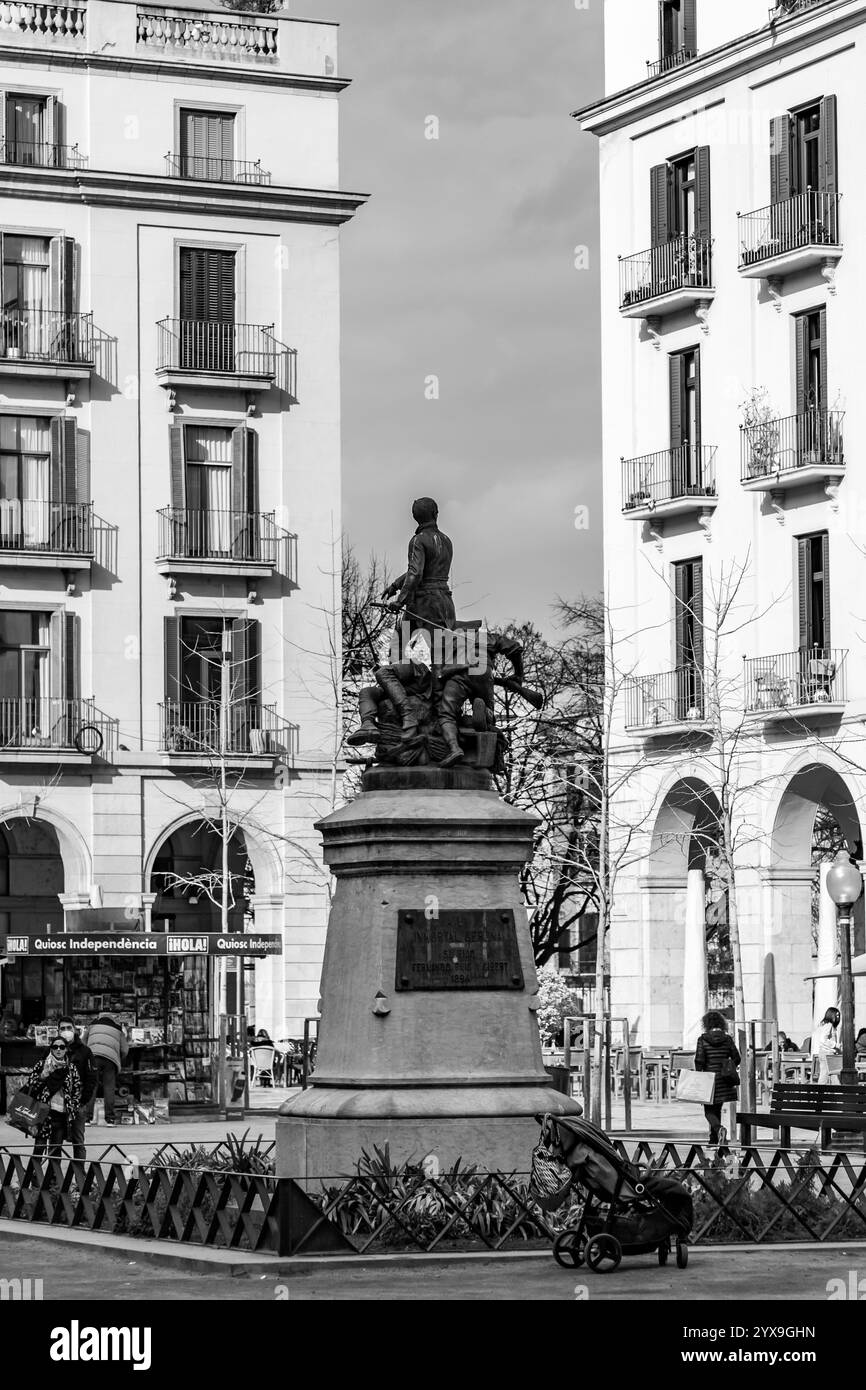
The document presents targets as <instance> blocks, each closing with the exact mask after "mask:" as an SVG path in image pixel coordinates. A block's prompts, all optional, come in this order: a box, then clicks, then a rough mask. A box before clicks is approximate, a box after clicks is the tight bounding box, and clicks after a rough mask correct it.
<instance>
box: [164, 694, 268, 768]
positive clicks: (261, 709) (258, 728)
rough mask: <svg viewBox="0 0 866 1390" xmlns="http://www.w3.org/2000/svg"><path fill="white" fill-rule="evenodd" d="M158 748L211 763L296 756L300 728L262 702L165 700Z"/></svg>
mask: <svg viewBox="0 0 866 1390" xmlns="http://www.w3.org/2000/svg"><path fill="white" fill-rule="evenodd" d="M159 715H160V726H159V729H160V732H159V747H160V750H161V751H162V752H164V753H170V754H176V755H184V756H186V757H190V758H196V759H207V760H210V761H214V760H218V759H221V758H224V757H229V758H233V759H237V758H257V757H258V758H268V759H271V758H273V757H274V756H275V755H286V754H289V755H291V754H292V752H293V748H294V733H295V726H294V725H292V724H290V723H289V722H288V721H287V720H283V719H280V718H279V717H278V715H277V707H276V705H264V704H261V703H260V702H259V701H257V700H232V701H229V702H227V703H226V704H225V705H223V704H221V703H220V702H219V701H218V700H183V701H177V702H175V701H173V700H169V701H166V703H165V704H162V705H160V707H159Z"/></svg>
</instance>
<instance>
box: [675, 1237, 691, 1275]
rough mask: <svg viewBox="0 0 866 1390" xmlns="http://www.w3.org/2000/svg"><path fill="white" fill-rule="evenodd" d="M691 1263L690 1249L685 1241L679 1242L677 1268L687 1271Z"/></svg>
mask: <svg viewBox="0 0 866 1390" xmlns="http://www.w3.org/2000/svg"><path fill="white" fill-rule="evenodd" d="M688 1262H689V1247H688V1245H687V1244H686V1242H685V1241H684V1240H678V1241H677V1268H678V1269H685V1267H686V1265H687V1264H688Z"/></svg>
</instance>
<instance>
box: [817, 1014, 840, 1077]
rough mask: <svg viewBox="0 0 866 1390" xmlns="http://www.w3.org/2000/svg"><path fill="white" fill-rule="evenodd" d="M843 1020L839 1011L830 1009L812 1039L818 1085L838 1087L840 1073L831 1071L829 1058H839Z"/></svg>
mask: <svg viewBox="0 0 866 1390" xmlns="http://www.w3.org/2000/svg"><path fill="white" fill-rule="evenodd" d="M841 1018H842V1015H841V1014H840V1012H839V1010H838V1009H828V1010H827V1012H826V1013H825V1015H824V1017H823V1018H822V1019H821V1022H820V1024H819V1026H818V1027H817V1028H816V1030H815V1033H814V1036H813V1038H812V1054H813V1056H814V1057H815V1058H817V1061H818V1085H819V1086H838V1085H839V1084H840V1081H839V1073H838V1072H832V1073H831V1071H830V1063H829V1061H828V1060H827V1059H828V1058H829V1057H838V1056H839V1031H838V1030H839V1021H840V1019H841Z"/></svg>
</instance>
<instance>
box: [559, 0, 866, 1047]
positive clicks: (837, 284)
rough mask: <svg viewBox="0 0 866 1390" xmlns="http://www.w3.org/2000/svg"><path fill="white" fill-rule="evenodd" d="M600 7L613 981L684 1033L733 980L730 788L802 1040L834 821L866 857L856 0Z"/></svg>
mask: <svg viewBox="0 0 866 1390" xmlns="http://www.w3.org/2000/svg"><path fill="white" fill-rule="evenodd" d="M605 14H606V90H607V94H606V95H605V97H604V98H603V99H601V100H600V101H598V102H597V103H595V104H594V105H593V106H592V107H590V108H587V109H586V110H584V111H582V112H580V113H579V117H580V120H581V124H582V127H583V129H584V131H587V132H591V133H592V134H593V135H595V136H596V137H598V140H599V145H600V165H601V305H602V308H601V343H602V348H601V350H602V363H603V417H604V418H603V429H604V512H605V519H604V525H605V590H606V599H607V603H608V605H609V610H610V613H611V618H612V621H613V625H614V629H615V633H616V642H615V649H614V653H613V656H612V662H611V665H612V668H613V669H612V671H611V677H612V680H613V683H614V685H615V687H616V690H617V727H616V745H617V748H616V754H615V766H616V768H617V769H618V770H619V772H620V773H621V774H622V773H623V772H626V771H627V769H629V768H631V769H633V772H632V774H631V775H626V776H625V777H624V778H623V781H622V785H621V789H620V791H619V793H618V802H617V805H616V806H615V808H614V823H615V824H614V834H617V833H619V837H620V843H621V844H622V843H623V836H624V835H627V836H628V837H629V844H628V852H627V853H626V854H625V856H624V858H623V861H622V866H621V868H620V872H619V877H618V880H617V884H616V892H615V907H614V920H613V924H612V931H611V940H610V957H611V959H610V969H611V977H612V1006H611V1007H612V1012H613V1014H614V1015H617V1016H620V1017H622V1016H625V1017H627V1018H628V1019H629V1022H630V1025H631V1028H632V1032H633V1034H634V1036H635V1037H636V1038H637V1040H639V1041H640V1042H642V1043H644V1044H650V1045H661V1046H667V1045H680V1044H681V1043H682V1042H683V1041H685V1042H686V1043H688V1042H690V1041H692V1040H693V1039H694V1037H695V1035H696V1031H697V1028H698V1020H699V1017H700V1014H701V1013H702V1011H703V1009H704V1008H705V1007H706V1006H707V1003H708V1002H709V1003H710V1004H718V1005H722V1004H730V1003H731V994H730V985H731V979H730V959H729V958H727V959H726V943H725V942H724V940H723V938H724V935H725V931H724V925H725V916H726V913H725V895H726V888H727V884H726V882H725V876H724V874H722V875H721V877H719V876H718V873H717V869H718V860H717V858H716V856H715V855H714V849H713V842H714V839H716V838H717V836H718V830H717V823H718V817H719V814H720V812H721V809H722V803H723V801H724V799H725V796H724V793H725V792H726V793H727V794H729V797H730V799H731V801H732V819H733V822H734V826H735V831H736V833H737V837H738V838H737V841H736V845H735V855H734V860H735V876H736V905H737V909H738V917H739V934H740V938H741V942H742V954H743V972H744V986H745V995H746V1000H745V1003H746V1016H747V1018H751V1019H756V1020H760V1019H766V1018H768V1017H773V1018H776V1019H777V1020H778V1023H779V1025H780V1026H781V1027H782V1028H783V1029H784V1030H785V1031H786V1032H787V1033H788V1034H789V1035H790V1036H791V1037H793V1038H794V1039H795V1040H796V1041H797V1042H798V1043H799V1042H801V1041H802V1040H803V1039H804V1038H805V1037H806V1036H808V1035H809V1034H810V1033H811V1031H812V1026H813V1006H814V1007H819V1008H820V1009H821V1010H823V1007H825V1006H826V1004H827V1003H830V1002H835V999H833V998H831V997H830V994H828V986H827V985H822V986H821V987H819V988H818V989H817V991H816V997H815V999H814V1001H813V990H812V984H811V982H810V980H809V979H808V978H807V977H809V976H810V975H811V974H812V973H814V972H815V970H816V968H817V960H818V954H819V951H820V955H821V962H820V963H821V964H822V965H823V964H827V962H828V958H829V963H830V964H831V965H832V963H833V960H834V943H833V923H834V917H833V912H832V908H831V906H830V905H829V903H828V900H827V899H826V895H825V894H823V893H822V892H821V891H820V890H819V888H818V886H817V885H818V880H819V877H820V876H821V870H820V862H821V860H822V859H825V858H827V857H828V856H829V857H832V852H833V847H834V846H835V845H838V844H839V843H842V842H844V843H846V844H847V846H848V848H849V849H850V850H851V851H852V853H855V854H856V855H857V857H858V858H860V859H862V841H863V828H862V827H863V817H864V806H866V802H864V794H866V737H864V717H866V648H864V645H863V626H862V620H863V615H864V606H863V604H864V601H863V597H862V595H863V588H864V585H863V576H864V573H866V566H864V546H866V473H864V470H863V467H862V464H861V454H862V452H863V447H862V446H866V438H864V424H866V421H864V414H863V392H862V389H861V384H860V364H861V360H862V355H863V349H862V317H861V306H862V302H863V292H864V283H863V282H864V276H866V257H864V254H863V249H862V248H863V234H862V228H863V226H864V225H866V221H864V219H866V170H864V167H863V163H862V160H861V159H860V158H859V151H860V147H861V143H862V130H863V115H862V100H861V93H862V87H863V82H864V78H866V4H864V3H862V0H789V3H786V4H784V5H781V6H779V8H778V9H777V10H776V11H775V12H774V13H773V14H772V15H771V16H770V17H769V22H768V7H767V0H742V3H738V4H736V5H719V4H717V3H714V0H671V2H670V3H668V2H667V0H665V2H664V3H661V4H655V3H651V0H647V3H641V4H636V3H634V0H607V2H606V6H605ZM734 591H736V592H734ZM726 596H728V597H732V598H733V601H732V602H731V604H730V611H729V612H728V613H727V614H726V615H724V616H722V615H721V614H720V608H722V609H723V608H724V607H725V598H726ZM617 827H619V831H617ZM625 827H629V828H630V829H629V830H628V831H626V830H625ZM861 901H862V900H861ZM718 922H721V927H719V928H718V930H716V931H715V932H714V931H713V926H714V923H718ZM705 940H708V947H709V951H710V962H709V964H710V972H709V973H710V980H709V990H708V991H707V988H706V985H705V974H706V964H705V960H704V952H705V946H704V942H705ZM854 945H855V951H861V952H862V950H863V942H862V907H861V910H860V914H859V918H858V922H857V924H856V926H855V943H854ZM714 966H715V971H716V977H715V978H714V977H713V968H714ZM834 988H835V986H833V985H832V984H831V985H830V986H829V989H830V991H832V990H833V989H834ZM859 988H860V987H859V986H858V1026H859V1023H860V1022H866V1020H864V1019H862V1018H860V1017H859V1014H860V1013H861V1012H862V1010H863V1008H864V1007H866V997H863V996H861V995H860V993H859Z"/></svg>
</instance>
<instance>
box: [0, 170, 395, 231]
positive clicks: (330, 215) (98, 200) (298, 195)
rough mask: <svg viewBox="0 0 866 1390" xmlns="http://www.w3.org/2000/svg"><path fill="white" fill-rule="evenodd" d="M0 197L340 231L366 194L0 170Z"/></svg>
mask: <svg viewBox="0 0 866 1390" xmlns="http://www.w3.org/2000/svg"><path fill="white" fill-rule="evenodd" d="M0 196H3V197H7V198H30V199H35V200H37V201H41V202H52V203H57V202H72V201H74V202H79V203H84V204H85V206H88V207H125V208H143V209H146V210H148V211H162V210H167V211H169V212H172V213H178V212H181V213H191V214H194V215H196V216H201V215H206V216H214V215H220V216H224V217H237V218H239V219H241V220H244V221H249V220H255V221H269V222H318V223H324V224H326V225H329V226H339V225H340V224H341V223H343V222H348V220H349V219H350V218H351V217H354V215H355V213H356V212H357V211H358V209H359V208H360V207H362V206H363V205H364V203H366V201H367V199H368V197H369V194H367V193H343V192H340V191H338V190H336V189H335V190H331V189H321V188H274V187H271V186H270V185H269V184H255V185H250V184H230V183H220V184H213V183H201V182H199V181H198V180H196V179H175V178H170V177H167V176H160V175H158V174H135V173H128V172H125V171H124V172H114V171H111V170H101V169H33V168H18V167H16V166H13V165H0Z"/></svg>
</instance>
